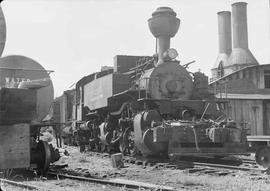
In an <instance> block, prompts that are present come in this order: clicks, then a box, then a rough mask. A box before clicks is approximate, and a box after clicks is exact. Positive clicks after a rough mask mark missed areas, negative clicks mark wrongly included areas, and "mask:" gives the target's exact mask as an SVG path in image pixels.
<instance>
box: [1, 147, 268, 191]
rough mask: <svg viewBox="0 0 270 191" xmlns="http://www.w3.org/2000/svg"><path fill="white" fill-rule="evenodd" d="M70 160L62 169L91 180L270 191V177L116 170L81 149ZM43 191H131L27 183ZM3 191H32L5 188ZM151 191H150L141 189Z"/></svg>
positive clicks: (128, 167)
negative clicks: (91, 178)
mask: <svg viewBox="0 0 270 191" xmlns="http://www.w3.org/2000/svg"><path fill="white" fill-rule="evenodd" d="M65 149H66V150H67V151H68V153H69V155H68V156H63V157H62V158H61V159H60V161H58V162H57V164H58V165H61V164H68V166H67V167H66V168H65V170H67V171H72V172H78V173H81V174H82V175H87V176H88V177H98V178H108V179H114V178H120V179H125V180H132V181H138V182H145V183H152V184H157V185H163V186H171V187H174V188H176V190H237V191H239V190H240V191H241V190H270V175H266V174H260V173H253V172H244V171H232V172H231V173H229V174H226V175H215V174H207V173H205V172H196V173H192V172H190V171H188V170H186V169H170V168H165V167H157V166H143V165H136V164H130V163H125V167H124V168H121V169H115V168H113V167H112V162H111V158H110V155H109V154H104V153H96V152H90V151H87V152H84V153H80V152H79V148H78V147H74V146H65ZM25 182H26V183H27V184H29V185H33V186H36V187H39V188H40V190H77V191H84V190H90V191H94V190H101V191H103V190H104V191H105V190H130V189H127V188H124V187H114V186H109V185H100V184H94V183H85V182H80V181H75V180H68V179H52V180H50V178H48V179H46V178H32V179H29V180H27V181H25ZM1 188H2V189H3V190H28V189H22V188H17V187H13V186H10V185H7V184H3V183H2V186H1ZM141 190H147V189H141Z"/></svg>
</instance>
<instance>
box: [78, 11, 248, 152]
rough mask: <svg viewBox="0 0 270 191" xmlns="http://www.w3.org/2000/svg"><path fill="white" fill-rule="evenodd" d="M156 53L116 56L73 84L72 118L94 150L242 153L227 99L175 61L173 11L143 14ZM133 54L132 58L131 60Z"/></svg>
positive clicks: (244, 145)
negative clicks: (217, 96) (227, 110)
mask: <svg viewBox="0 0 270 191" xmlns="http://www.w3.org/2000/svg"><path fill="white" fill-rule="evenodd" d="M148 25H149V28H150V31H151V32H152V34H153V35H154V36H155V37H156V40H157V41H156V42H157V48H158V53H157V54H156V55H154V56H152V57H149V56H147V57H134V56H116V57H115V65H114V68H107V69H105V70H103V71H101V72H97V73H93V74H91V75H89V76H86V77H84V78H82V79H81V80H80V81H78V82H77V83H76V89H75V91H76V103H75V108H76V111H75V116H76V117H75V118H76V121H77V129H78V131H80V130H84V131H85V132H88V133H87V134H86V133H85V134H83V136H82V137H83V139H84V140H86V142H85V143H87V142H89V144H90V147H91V148H92V149H96V150H102V151H110V150H112V149H114V150H120V151H121V152H123V153H128V154H142V155H144V156H169V157H177V156H183V155H207V156H221V157H222V156H226V155H231V154H233V155H235V154H243V153H246V151H247V141H246V135H245V131H244V130H242V129H240V128H238V127H237V126H236V124H235V123H234V122H233V121H231V120H229V119H228V118H226V115H225V114H224V111H225V107H226V104H225V103H224V102H221V101H217V100H215V99H214V98H213V96H212V94H210V93H209V92H208V78H207V77H206V76H205V75H204V74H203V73H201V72H196V73H193V74H191V73H190V72H188V71H187V70H186V68H185V66H182V65H180V62H179V61H178V60H176V58H177V56H178V53H177V51H176V50H175V49H172V48H170V38H171V37H174V36H175V34H176V33H177V31H178V28H179V26H180V20H179V19H178V18H177V17H176V13H175V12H174V11H173V10H172V9H171V8H169V7H160V8H158V9H157V10H156V11H155V12H154V13H153V14H152V18H150V19H149V20H148ZM135 60H137V61H135Z"/></svg>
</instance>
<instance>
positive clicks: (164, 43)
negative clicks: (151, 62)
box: [157, 36, 170, 60]
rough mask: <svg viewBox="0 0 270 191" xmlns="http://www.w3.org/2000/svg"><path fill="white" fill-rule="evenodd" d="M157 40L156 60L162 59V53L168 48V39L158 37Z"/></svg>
mask: <svg viewBox="0 0 270 191" xmlns="http://www.w3.org/2000/svg"><path fill="white" fill-rule="evenodd" d="M157 39H158V52H159V54H158V60H162V59H163V53H164V52H165V51H166V50H168V49H169V48H170V37H169V36H160V37H158V38H157Z"/></svg>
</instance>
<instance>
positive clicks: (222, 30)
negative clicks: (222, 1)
mask: <svg viewBox="0 0 270 191" xmlns="http://www.w3.org/2000/svg"><path fill="white" fill-rule="evenodd" d="M217 14H218V39H219V53H225V54H227V55H230V54H231V52H232V35H231V33H232V31H231V12H230V11H222V12H218V13H217Z"/></svg>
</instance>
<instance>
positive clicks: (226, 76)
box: [209, 64, 270, 86]
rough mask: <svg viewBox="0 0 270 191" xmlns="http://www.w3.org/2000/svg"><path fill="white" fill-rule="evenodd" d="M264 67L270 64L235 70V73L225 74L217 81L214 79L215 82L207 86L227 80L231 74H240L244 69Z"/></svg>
mask: <svg viewBox="0 0 270 191" xmlns="http://www.w3.org/2000/svg"><path fill="white" fill-rule="evenodd" d="M265 66H270V64H262V65H253V66H246V67H244V68H241V69H239V70H236V71H234V72H232V73H230V74H227V75H225V76H223V77H221V78H218V79H216V80H214V81H212V82H210V83H209V85H210V86H211V85H212V84H215V83H216V82H219V81H222V80H224V79H226V78H228V77H229V76H232V75H233V74H236V73H238V72H240V71H243V70H245V69H248V68H249V69H250V68H256V67H257V68H260V67H265Z"/></svg>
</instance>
